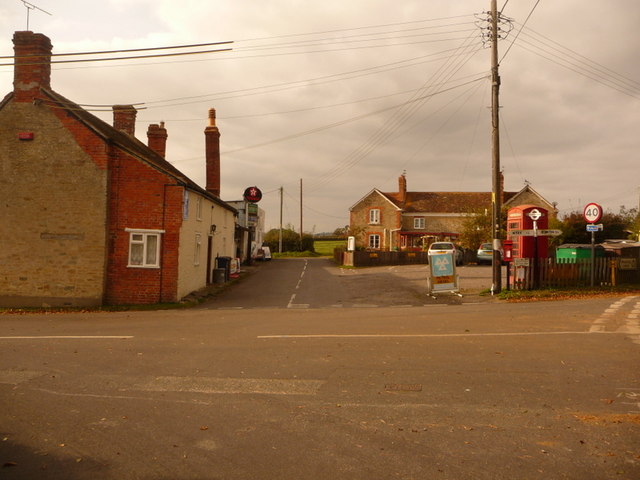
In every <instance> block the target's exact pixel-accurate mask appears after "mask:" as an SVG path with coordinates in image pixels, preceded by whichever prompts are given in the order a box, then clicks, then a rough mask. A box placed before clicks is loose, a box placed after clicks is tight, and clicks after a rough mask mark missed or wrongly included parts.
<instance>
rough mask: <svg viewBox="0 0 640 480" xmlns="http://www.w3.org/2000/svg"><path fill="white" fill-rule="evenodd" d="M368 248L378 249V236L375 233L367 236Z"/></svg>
mask: <svg viewBox="0 0 640 480" xmlns="http://www.w3.org/2000/svg"><path fill="white" fill-rule="evenodd" d="M369 248H376V249H378V248H380V235H378V234H377V233H372V234H371V235H369Z"/></svg>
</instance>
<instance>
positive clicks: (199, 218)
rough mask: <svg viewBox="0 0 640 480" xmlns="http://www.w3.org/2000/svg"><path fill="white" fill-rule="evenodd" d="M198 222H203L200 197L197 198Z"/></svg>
mask: <svg viewBox="0 0 640 480" xmlns="http://www.w3.org/2000/svg"><path fill="white" fill-rule="evenodd" d="M196 220H200V221H202V197H201V196H200V195H198V197H197V198H196Z"/></svg>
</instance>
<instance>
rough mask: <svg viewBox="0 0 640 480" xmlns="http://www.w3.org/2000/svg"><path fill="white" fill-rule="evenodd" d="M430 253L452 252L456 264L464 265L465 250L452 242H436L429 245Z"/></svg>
mask: <svg viewBox="0 0 640 480" xmlns="http://www.w3.org/2000/svg"><path fill="white" fill-rule="evenodd" d="M427 253H428V254H429V255H437V254H439V253H450V254H451V256H452V257H453V258H454V259H455V262H456V265H462V263H463V260H464V252H463V251H462V249H461V248H460V247H458V246H456V245H454V244H453V243H452V242H435V243H432V244H431V245H430V246H429V250H428V252H427Z"/></svg>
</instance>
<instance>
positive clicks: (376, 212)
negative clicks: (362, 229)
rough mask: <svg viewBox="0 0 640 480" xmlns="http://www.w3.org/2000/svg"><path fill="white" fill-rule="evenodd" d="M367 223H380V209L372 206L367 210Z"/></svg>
mask: <svg viewBox="0 0 640 480" xmlns="http://www.w3.org/2000/svg"><path fill="white" fill-rule="evenodd" d="M369 225H380V209H379V208H372V209H371V210H369Z"/></svg>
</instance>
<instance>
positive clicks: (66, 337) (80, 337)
mask: <svg viewBox="0 0 640 480" xmlns="http://www.w3.org/2000/svg"><path fill="white" fill-rule="evenodd" d="M129 338H133V335H32V336H28V337H27V336H24V337H19V336H15V337H0V340H83V339H87V340H96V339H97V340H103V339H105V340H109V339H118V340H126V339H129Z"/></svg>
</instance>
